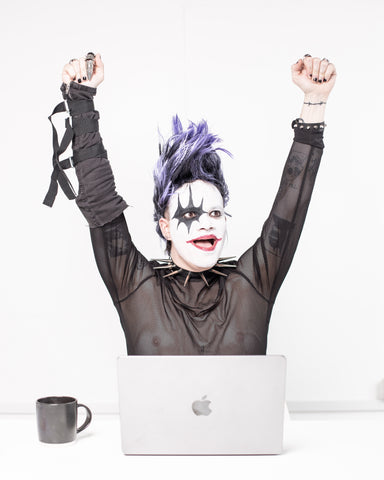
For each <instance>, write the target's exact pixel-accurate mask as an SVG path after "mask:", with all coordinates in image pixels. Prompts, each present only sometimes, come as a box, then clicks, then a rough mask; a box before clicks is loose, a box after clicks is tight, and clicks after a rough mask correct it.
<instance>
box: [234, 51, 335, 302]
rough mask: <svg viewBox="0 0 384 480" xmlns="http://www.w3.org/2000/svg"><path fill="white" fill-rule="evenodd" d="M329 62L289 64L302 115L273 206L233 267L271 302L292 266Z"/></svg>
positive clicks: (318, 151)
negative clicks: (301, 96)
mask: <svg viewBox="0 0 384 480" xmlns="http://www.w3.org/2000/svg"><path fill="white" fill-rule="evenodd" d="M335 75H336V72H335V67H334V66H333V65H332V64H330V63H329V62H328V60H326V59H323V60H320V59H319V58H312V57H309V56H305V57H304V59H300V60H299V61H298V62H296V63H295V64H294V65H292V79H293V81H294V83H295V84H297V85H298V86H299V87H300V88H301V90H302V91H303V92H304V103H303V107H302V111H301V118H300V119H297V120H296V121H294V122H293V124H292V126H293V129H294V132H295V138H294V142H293V145H292V148H291V150H290V152H289V155H288V159H287V162H286V164H285V167H284V171H283V175H282V179H281V182H280V186H279V190H278V192H277V196H276V199H275V201H274V204H273V207H272V210H271V212H270V214H269V216H268V218H267V220H266V221H265V223H264V226H263V229H262V232H261V235H260V238H259V239H258V240H257V241H256V242H255V244H254V245H253V247H251V248H250V249H249V250H247V251H246V252H245V253H244V255H242V256H241V257H240V259H239V262H238V270H239V271H240V272H242V274H243V275H245V276H246V277H247V278H248V280H249V281H250V282H251V283H252V284H253V285H254V287H255V288H256V290H257V291H258V292H259V293H260V294H261V295H262V296H263V297H264V298H265V299H266V300H267V301H269V302H271V303H273V302H274V299H275V297H276V294H277V292H278V290H279V288H280V286H281V284H282V282H283V280H284V278H285V275H286V274H287V272H288V269H289V267H290V265H291V262H292V259H293V256H294V253H295V250H296V247H297V243H298V241H299V238H300V234H301V231H302V228H303V224H304V221H305V217H306V213H307V209H308V206H309V202H310V199H311V195H312V190H313V186H314V183H315V178H316V174H317V170H318V167H319V164H320V159H321V156H322V151H323V130H324V123H323V120H324V112H325V107H326V102H327V100H328V96H329V93H330V92H331V90H332V88H333V85H334V83H335Z"/></svg>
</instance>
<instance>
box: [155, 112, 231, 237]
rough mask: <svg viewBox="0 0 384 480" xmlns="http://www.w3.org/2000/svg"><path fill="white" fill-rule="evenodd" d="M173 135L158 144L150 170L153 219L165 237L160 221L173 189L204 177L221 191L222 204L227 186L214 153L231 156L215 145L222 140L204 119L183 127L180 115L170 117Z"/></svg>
mask: <svg viewBox="0 0 384 480" xmlns="http://www.w3.org/2000/svg"><path fill="white" fill-rule="evenodd" d="M172 127H173V135H172V136H171V137H170V138H169V139H168V140H167V142H165V143H164V142H163V145H160V146H159V148H160V157H159V159H158V161H157V163H156V166H155V168H154V171H153V177H154V181H155V191H154V195H153V203H154V206H155V213H154V220H155V222H157V224H156V231H157V233H158V234H159V235H160V237H161V238H164V237H163V235H162V233H161V230H160V226H159V220H160V218H162V217H164V213H165V210H166V208H167V205H168V201H169V199H170V198H171V196H172V195H173V194H174V193H175V191H176V190H177V189H178V188H180V187H181V186H182V185H184V184H185V183H190V182H194V181H195V180H204V181H205V182H209V183H212V184H213V185H215V187H216V188H217V189H218V190H219V192H220V193H221V196H222V197H223V201H224V206H225V205H226V204H227V203H228V198H229V195H228V186H227V184H226V183H225V180H224V175H223V171H222V169H221V160H220V157H219V155H218V154H217V153H216V151H217V150H221V151H223V152H225V153H227V154H228V155H229V156H232V155H231V153H230V152H228V150H225V149H224V148H220V147H218V148H214V145H215V144H216V143H218V142H221V139H220V138H219V137H218V136H217V135H213V134H212V133H209V131H208V125H207V122H206V121H205V120H202V121H201V122H200V123H198V124H195V123H193V122H189V125H188V127H187V129H186V130H183V126H182V124H181V121H180V119H179V117H178V116H177V115H176V116H174V117H173V119H172Z"/></svg>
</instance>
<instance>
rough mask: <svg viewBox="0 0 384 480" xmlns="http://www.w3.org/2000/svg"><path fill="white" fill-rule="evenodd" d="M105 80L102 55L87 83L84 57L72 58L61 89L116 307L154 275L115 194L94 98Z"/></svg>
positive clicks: (96, 245)
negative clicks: (68, 113)
mask: <svg viewBox="0 0 384 480" xmlns="http://www.w3.org/2000/svg"><path fill="white" fill-rule="evenodd" d="M103 78H104V65H103V63H102V61H101V58H100V55H99V54H98V55H96V58H95V70H94V74H93V76H92V78H91V80H87V77H86V71H85V62H84V59H80V60H72V61H71V62H70V63H68V64H67V65H65V67H64V69H63V75H62V79H63V85H62V87H61V90H62V93H63V97H64V99H65V100H66V101H67V103H68V107H69V111H70V114H71V118H72V128H73V131H74V137H73V141H72V150H73V159H74V164H75V169H76V175H77V178H78V181H79V193H78V196H77V197H76V203H77V205H78V207H79V208H80V210H81V212H82V213H83V215H84V216H85V218H86V219H87V221H88V224H89V227H90V229H91V239H92V245H93V250H94V253H95V257H96V263H97V266H98V269H99V272H100V274H101V276H102V278H103V280H104V283H105V284H106V286H107V288H108V290H109V293H110V294H111V296H112V299H113V301H114V303H118V302H119V301H121V300H122V299H123V298H125V297H126V296H127V295H129V294H130V293H131V292H132V291H134V290H135V289H136V288H137V286H138V285H139V284H140V283H141V281H142V280H143V278H144V277H145V276H148V275H152V270H151V269H150V267H149V265H148V262H147V260H146V259H145V258H144V257H143V256H142V255H141V254H140V252H138V251H137V249H136V247H135V246H134V245H133V243H132V241H131V237H130V234H129V232H128V228H127V225H126V222H125V218H124V215H123V211H124V210H125V208H126V207H127V204H126V202H125V201H124V200H123V198H122V197H121V196H120V195H119V194H118V193H117V192H116V188H115V181H114V177H113V173H112V169H111V166H110V163H109V161H108V157H107V152H106V151H105V149H104V146H103V143H102V139H101V136H100V133H99V125H98V123H99V122H98V120H99V113H98V112H97V111H96V110H95V109H94V105H93V98H94V96H95V95H96V87H97V86H98V85H99V84H100V83H101V82H102V81H103ZM84 79H85V80H84ZM145 267H147V268H145Z"/></svg>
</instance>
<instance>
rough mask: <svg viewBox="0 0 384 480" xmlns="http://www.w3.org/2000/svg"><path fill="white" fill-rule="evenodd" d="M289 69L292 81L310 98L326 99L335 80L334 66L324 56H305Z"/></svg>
mask: <svg viewBox="0 0 384 480" xmlns="http://www.w3.org/2000/svg"><path fill="white" fill-rule="evenodd" d="M291 70H292V80H293V82H294V83H295V84H296V85H297V86H298V87H300V88H301V90H302V91H303V92H304V93H305V95H306V96H310V97H312V98H321V99H322V100H326V99H327V98H328V95H329V94H330V92H331V90H332V88H333V87H334V85H335V82H336V68H335V66H334V65H333V63H329V61H328V60H327V59H326V58H323V59H322V60H320V58H318V57H311V56H305V57H304V59H301V58H300V60H298V61H297V62H296V63H295V64H294V65H292V67H291Z"/></svg>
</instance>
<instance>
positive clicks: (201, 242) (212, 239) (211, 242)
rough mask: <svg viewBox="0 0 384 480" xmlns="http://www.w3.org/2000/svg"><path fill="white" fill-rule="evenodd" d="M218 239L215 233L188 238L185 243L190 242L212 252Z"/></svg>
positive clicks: (219, 239)
mask: <svg viewBox="0 0 384 480" xmlns="http://www.w3.org/2000/svg"><path fill="white" fill-rule="evenodd" d="M220 241H221V238H217V237H216V236H215V235H203V236H202V237H198V238H194V239H193V240H188V242H187V243H192V245H194V246H195V247H196V248H198V249H200V250H203V251H204V252H213V250H215V248H216V245H217V244H218V242H220Z"/></svg>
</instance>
